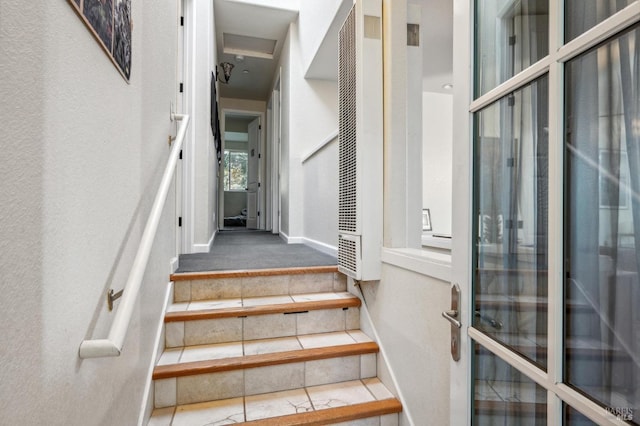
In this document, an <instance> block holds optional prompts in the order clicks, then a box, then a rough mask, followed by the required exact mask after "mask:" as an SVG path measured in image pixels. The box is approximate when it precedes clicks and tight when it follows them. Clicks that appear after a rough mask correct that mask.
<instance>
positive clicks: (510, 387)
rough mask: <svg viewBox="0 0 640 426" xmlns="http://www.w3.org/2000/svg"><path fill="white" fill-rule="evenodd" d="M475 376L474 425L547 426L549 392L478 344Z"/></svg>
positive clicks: (474, 364) (475, 357) (475, 358)
mask: <svg viewBox="0 0 640 426" xmlns="http://www.w3.org/2000/svg"><path fill="white" fill-rule="evenodd" d="M473 374H474V381H473V387H474V389H473V395H474V401H473V422H472V424H473V425H474V426H495V425H522V426H546V425H547V391H546V390H545V389H544V388H543V387H542V386H540V385H537V384H536V383H535V382H533V381H532V380H531V379H529V378H528V377H527V376H525V375H524V374H522V373H521V372H519V371H518V370H516V369H515V368H513V367H511V366H510V365H509V364H507V363H506V362H504V361H503V360H501V359H500V358H498V357H497V356H496V355H494V354H493V353H491V352H489V351H488V350H487V349H485V348H483V347H481V346H480V345H478V344H476V345H475V356H474V363H473Z"/></svg>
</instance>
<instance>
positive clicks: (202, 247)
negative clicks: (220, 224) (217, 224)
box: [192, 232, 216, 253]
mask: <svg viewBox="0 0 640 426" xmlns="http://www.w3.org/2000/svg"><path fill="white" fill-rule="evenodd" d="M215 238H216V233H215V232H214V233H213V235H212V236H211V238H210V239H209V242H208V243H207V244H194V245H193V250H192V253H209V252H210V251H211V247H212V246H213V240H214V239H215Z"/></svg>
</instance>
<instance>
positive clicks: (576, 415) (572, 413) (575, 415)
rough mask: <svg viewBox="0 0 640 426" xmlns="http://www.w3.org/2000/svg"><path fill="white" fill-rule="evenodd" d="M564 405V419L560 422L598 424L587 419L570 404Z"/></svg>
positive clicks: (578, 425)
mask: <svg viewBox="0 0 640 426" xmlns="http://www.w3.org/2000/svg"><path fill="white" fill-rule="evenodd" d="M562 406H563V407H564V419H563V422H562V424H563V425H565V426H598V425H597V424H596V423H594V422H592V421H591V420H589V418H588V417H586V416H585V415H583V414H581V413H580V412H579V411H578V410H576V409H575V408H572V407H571V406H570V405H567V404H563V405H562Z"/></svg>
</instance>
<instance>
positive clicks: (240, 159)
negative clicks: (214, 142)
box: [224, 150, 248, 191]
mask: <svg viewBox="0 0 640 426" xmlns="http://www.w3.org/2000/svg"><path fill="white" fill-rule="evenodd" d="M247 160H248V155H247V152H246V151H231V150H225V151H224V190H225V191H244V190H246V189H247Z"/></svg>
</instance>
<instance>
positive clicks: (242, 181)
mask: <svg viewBox="0 0 640 426" xmlns="http://www.w3.org/2000/svg"><path fill="white" fill-rule="evenodd" d="M222 115H223V120H222V126H221V127H222V129H221V130H222V164H221V172H220V178H219V194H220V198H219V206H220V207H219V218H220V220H219V224H218V226H219V229H221V230H247V229H256V230H266V229H267V227H266V221H265V220H264V218H263V213H262V212H263V211H265V202H266V195H267V194H266V193H265V192H266V191H265V190H264V189H265V188H264V185H263V178H262V177H263V176H264V175H265V174H266V170H267V169H268V168H269V166H268V162H267V161H266V160H267V158H266V156H265V155H264V145H265V138H264V131H263V122H264V114H263V113H261V112H252V111H238V110H223V111H222Z"/></svg>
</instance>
